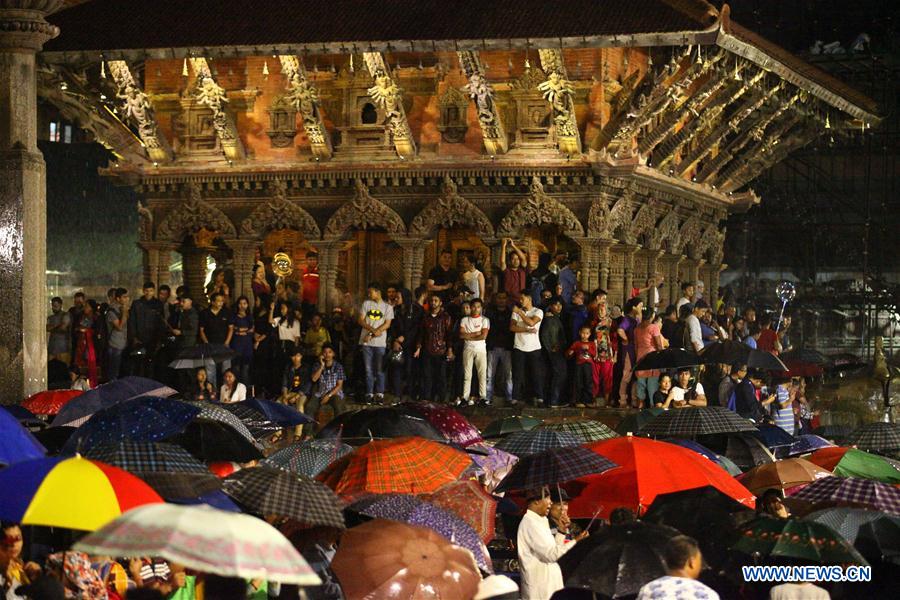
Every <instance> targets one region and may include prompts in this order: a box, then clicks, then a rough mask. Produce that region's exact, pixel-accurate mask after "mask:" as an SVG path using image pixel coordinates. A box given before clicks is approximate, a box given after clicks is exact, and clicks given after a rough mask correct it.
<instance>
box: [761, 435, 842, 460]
mask: <svg viewBox="0 0 900 600" xmlns="http://www.w3.org/2000/svg"><path fill="white" fill-rule="evenodd" d="M832 447H834V444H832V443H831V442H829V441H828V440H826V439H825V438H821V437H819V436H817V435H813V434H811V433H804V434H803V435H798V436H797V438H796V440H795V441H794V443H793V444H791V445H790V446H788V447H786V448H785V447H780V448H775V456H776V457H778V458H786V457H789V456H800V455H801V454H809V453H810V452H813V451H815V450H819V449H821V448H832Z"/></svg>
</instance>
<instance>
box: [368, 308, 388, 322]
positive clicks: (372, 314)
mask: <svg viewBox="0 0 900 600" xmlns="http://www.w3.org/2000/svg"><path fill="white" fill-rule="evenodd" d="M366 318H367V319H372V320H373V321H380V320H381V319H383V318H384V313H383V312H381V311H380V310H378V309H377V308H370V309H369V311H368V312H367V313H366Z"/></svg>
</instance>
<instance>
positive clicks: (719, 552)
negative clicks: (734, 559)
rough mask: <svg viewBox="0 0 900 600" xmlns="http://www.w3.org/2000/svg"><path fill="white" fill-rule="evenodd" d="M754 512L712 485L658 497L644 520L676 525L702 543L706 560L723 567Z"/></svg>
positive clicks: (715, 565) (679, 529) (678, 528)
mask: <svg viewBox="0 0 900 600" xmlns="http://www.w3.org/2000/svg"><path fill="white" fill-rule="evenodd" d="M753 517H754V512H753V511H752V510H750V509H748V508H747V507H746V506H744V505H743V504H741V503H740V502H737V501H736V500H734V499H733V498H731V497H729V496H727V495H725V494H723V493H722V492H720V491H719V490H717V489H716V488H714V487H711V486H705V487H701V488H694V489H691V490H683V491H680V492H671V493H668V494H660V495H659V496H657V497H656V498H655V499H654V500H653V503H652V504H651V505H650V508H649V509H647V512H646V514H644V516H643V520H644V521H647V522H650V523H656V524H657V525H668V526H669V527H674V528H675V529H677V530H678V531H680V532H681V533H683V534H685V535H689V536H691V537H692V538H694V539H695V540H697V543H698V544H699V545H700V548H701V550H702V551H703V559H704V560H705V561H706V562H708V563H709V564H711V565H712V566H714V567H719V566H720V565H721V564H722V562H723V560H724V557H725V552H726V550H728V548H729V547H730V546H731V545H732V544H733V543H734V542H736V541H737V537H738V536H737V528H738V526H740V525H742V524H743V523H745V522H747V521H749V520H750V519H752V518H753Z"/></svg>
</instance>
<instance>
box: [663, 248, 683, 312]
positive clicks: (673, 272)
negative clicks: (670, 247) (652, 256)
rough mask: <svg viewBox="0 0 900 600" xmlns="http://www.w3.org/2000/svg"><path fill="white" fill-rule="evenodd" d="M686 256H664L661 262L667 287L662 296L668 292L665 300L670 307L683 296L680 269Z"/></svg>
mask: <svg viewBox="0 0 900 600" xmlns="http://www.w3.org/2000/svg"><path fill="white" fill-rule="evenodd" d="M683 260H684V256H681V255H678V254H664V255H663V256H662V257H661V258H660V261H661V262H662V265H663V266H662V269H661V270H662V272H663V276H664V277H665V278H666V285H664V286H663V289H662V294H664V295H665V294H666V293H667V292H668V296H667V297H665V298H664V300H663V301H664V302H665V303H666V305H667V306H668V305H669V304H674V303H675V302H676V301H677V300H678V298H679V297H680V296H681V278H680V277H679V276H678V267H679V265H681V261H683Z"/></svg>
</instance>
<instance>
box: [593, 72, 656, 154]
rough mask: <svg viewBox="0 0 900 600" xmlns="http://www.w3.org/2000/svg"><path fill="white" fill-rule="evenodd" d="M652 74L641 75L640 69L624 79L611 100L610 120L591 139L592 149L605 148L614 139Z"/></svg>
mask: <svg viewBox="0 0 900 600" xmlns="http://www.w3.org/2000/svg"><path fill="white" fill-rule="evenodd" d="M650 77H651V75H650V74H649V73H648V74H646V75H644V77H641V72H640V71H638V70H634V71H632V72H631V73H630V74H629V75H628V76H627V77H626V78H625V79H624V80H623V81H622V87H621V89H620V90H619V91H618V93H616V95H615V97H614V98H613V99H612V100H610V103H609V104H610V114H609V120H608V121H607V122H606V124H605V125H603V129H601V130H600V132H599V133H597V135H596V136H594V139H592V140H591V144H590V146H591V149H592V150H597V151H599V150H603V149H604V148H606V146H607V145H608V144H609V143H610V142H611V141H612V140H613V138H614V137H615V136H616V134H617V133H618V132H619V130H620V129H621V128H622V126H623V125H624V124H625V120H626V118H627V117H628V115H629V110H630V109H632V108H635V109H636V107H635V106H634V103H635V101H636V99H637V97H638V93H639V92H640V90H641V87H643V85H642V84H643V83H644V82H646V81H647V80H648V79H649V78H650Z"/></svg>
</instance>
